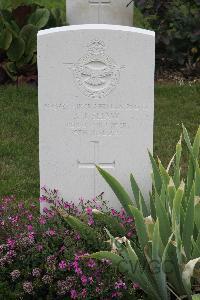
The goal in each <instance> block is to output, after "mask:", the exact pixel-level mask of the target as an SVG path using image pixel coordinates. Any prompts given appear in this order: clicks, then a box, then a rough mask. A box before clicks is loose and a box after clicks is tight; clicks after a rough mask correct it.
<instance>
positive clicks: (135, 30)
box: [37, 24, 155, 37]
mask: <svg viewBox="0 0 200 300" xmlns="http://www.w3.org/2000/svg"><path fill="white" fill-rule="evenodd" d="M79 30H112V31H115V30H116V31H123V32H133V33H140V34H144V35H149V36H153V37H154V36H155V32H154V31H151V30H147V29H142V28H138V27H130V26H122V25H108V24H84V25H70V26H62V27H54V28H50V29H45V30H40V31H39V32H38V34H37V35H38V37H39V36H43V35H48V34H53V33H58V32H68V31H79Z"/></svg>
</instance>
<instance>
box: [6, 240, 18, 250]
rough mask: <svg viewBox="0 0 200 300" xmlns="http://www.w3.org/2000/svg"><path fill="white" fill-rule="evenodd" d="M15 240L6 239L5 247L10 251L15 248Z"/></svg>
mask: <svg viewBox="0 0 200 300" xmlns="http://www.w3.org/2000/svg"><path fill="white" fill-rule="evenodd" d="M15 243H16V242H15V240H12V239H8V240H7V245H8V246H9V247H10V248H11V249H13V248H14V247H15Z"/></svg>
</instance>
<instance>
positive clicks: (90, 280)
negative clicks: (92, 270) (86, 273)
mask: <svg viewBox="0 0 200 300" xmlns="http://www.w3.org/2000/svg"><path fill="white" fill-rule="evenodd" d="M88 281H89V283H90V284H92V283H94V280H93V278H92V276H91V277H89V278H88Z"/></svg>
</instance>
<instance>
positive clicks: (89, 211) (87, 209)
mask: <svg viewBox="0 0 200 300" xmlns="http://www.w3.org/2000/svg"><path fill="white" fill-rule="evenodd" d="M85 211H86V213H87V214H88V215H89V216H91V215H92V208H91V207H87V208H86V209H85Z"/></svg>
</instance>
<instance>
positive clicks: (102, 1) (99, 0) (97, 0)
mask: <svg viewBox="0 0 200 300" xmlns="http://www.w3.org/2000/svg"><path fill="white" fill-rule="evenodd" d="M89 4H91V5H96V6H98V23H103V12H102V8H103V7H104V6H106V5H110V4H111V0H89Z"/></svg>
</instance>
